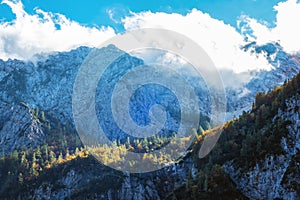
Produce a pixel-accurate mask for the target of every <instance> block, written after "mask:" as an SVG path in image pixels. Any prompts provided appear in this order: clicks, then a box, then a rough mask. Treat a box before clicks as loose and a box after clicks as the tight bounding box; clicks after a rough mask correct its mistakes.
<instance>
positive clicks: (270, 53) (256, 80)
mask: <svg viewBox="0 0 300 200" xmlns="http://www.w3.org/2000/svg"><path fill="white" fill-rule="evenodd" d="M243 49H244V51H248V52H250V53H252V54H254V55H256V54H264V55H266V57H267V59H268V61H269V63H270V64H271V65H272V66H273V69H271V70H270V71H265V70H262V71H252V72H246V73H241V74H230V75H229V77H231V79H232V80H233V81H234V80H236V79H237V78H235V77H236V76H238V77H245V78H246V79H248V81H245V82H244V83H243V84H237V83H238V81H235V83H234V84H235V85H236V84H237V85H238V86H239V87H236V86H235V87H232V86H231V85H229V86H228V87H226V94H227V101H228V103H227V110H228V119H229V120H230V119H232V118H234V117H238V116H239V115H241V114H242V112H243V111H247V110H250V109H251V106H252V102H253V100H254V99H255V96H256V94H257V93H258V92H264V93H265V92H268V91H270V90H272V89H273V88H274V87H275V86H280V85H282V84H283V83H284V82H285V81H287V80H290V79H291V78H292V77H294V76H296V75H297V74H298V73H299V71H300V54H295V55H290V54H287V53H286V52H284V51H283V49H282V47H281V46H280V45H279V44H278V43H268V44H265V45H262V46H259V45H257V44H256V43H255V42H252V43H250V44H248V45H246V46H244V47H243ZM221 73H222V72H221ZM225 75H226V74H225ZM227 76H228V74H227ZM249 76H250V78H249ZM225 85H226V80H225Z"/></svg>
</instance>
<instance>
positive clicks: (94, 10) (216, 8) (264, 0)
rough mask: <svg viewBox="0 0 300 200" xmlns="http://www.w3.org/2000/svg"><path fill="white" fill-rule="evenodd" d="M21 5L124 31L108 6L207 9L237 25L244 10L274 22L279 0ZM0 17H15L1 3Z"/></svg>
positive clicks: (57, 0) (63, 0) (122, 10)
mask: <svg viewBox="0 0 300 200" xmlns="http://www.w3.org/2000/svg"><path fill="white" fill-rule="evenodd" d="M22 2H23V4H24V9H25V10H26V12H28V13H31V14H32V13H34V8H40V9H42V10H44V11H51V12H53V13H61V14H63V15H65V16H67V17H68V18H70V19H72V20H75V21H77V22H79V23H80V24H83V25H86V26H95V25H97V26H102V25H105V26H111V27H113V28H114V29H115V30H117V31H123V28H122V25H120V24H116V23H115V22H114V21H113V20H111V19H110V18H109V15H108V13H107V11H108V10H115V12H116V13H118V15H119V16H114V17H116V18H121V17H124V15H128V13H129V11H133V12H141V11H148V10H150V11H152V12H166V13H180V14H186V13H187V12H189V11H190V10H191V9H192V8H197V9H198V10H201V11H203V12H206V13H209V14H210V15H211V16H212V17H214V18H216V19H220V20H223V21H224V22H225V23H228V24H231V25H232V26H236V20H237V18H238V17H239V16H240V15H241V14H246V15H248V16H250V17H253V18H255V19H258V20H264V21H267V22H269V25H270V26H273V25H274V23H273V22H274V20H275V15H276V13H275V11H274V9H273V6H274V5H276V4H277V3H278V2H280V0H188V1H183V0H145V1H141V0H123V1H117V0H86V1H77V0H23V1H22ZM0 13H1V14H0V18H2V19H5V21H10V20H12V19H13V18H14V15H13V14H12V12H11V9H10V8H9V7H8V6H7V5H5V4H2V5H1V6H0Z"/></svg>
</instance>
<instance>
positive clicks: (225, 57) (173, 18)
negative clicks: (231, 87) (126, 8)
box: [123, 9, 271, 72]
mask: <svg viewBox="0 0 300 200" xmlns="http://www.w3.org/2000/svg"><path fill="white" fill-rule="evenodd" d="M123 23H124V28H125V29H126V30H133V29H138V28H164V29H169V30H173V31H177V32H178V33H181V34H184V35H186V36H188V37H190V38H191V39H192V40H194V41H195V42H197V43H198V44H199V45H200V46H201V47H202V48H203V49H204V50H205V51H206V52H207V53H208V55H209V56H210V57H211V58H212V60H213V61H214V63H215V65H216V66H217V67H218V68H220V69H230V70H233V71H235V72H244V71H249V70H258V69H270V68H271V65H270V64H269V63H268V61H267V60H266V58H265V56H264V55H263V54H260V55H252V54H250V53H249V52H244V51H243V50H241V48H240V47H241V46H242V45H245V44H246V43H245V41H244V35H242V34H240V33H239V32H238V31H237V30H236V29H235V28H233V27H232V26H230V25H227V24H225V23H224V22H223V21H220V20H217V19H214V18H212V17H210V16H209V15H208V14H206V13H203V12H201V11H199V10H196V9H193V10H192V11H191V12H190V13H188V14H187V15H180V14H174V13H173V14H166V13H160V12H158V13H152V12H142V13H132V16H128V17H125V18H124V19H123Z"/></svg>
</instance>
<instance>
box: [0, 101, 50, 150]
mask: <svg viewBox="0 0 300 200" xmlns="http://www.w3.org/2000/svg"><path fill="white" fill-rule="evenodd" d="M1 110H4V112H3V113H4V114H3V115H2V117H3V118H4V120H3V121H2V122H1V126H0V146H1V148H2V151H1V153H0V154H2V153H3V152H4V153H5V154H6V155H9V154H10V153H12V152H13V151H14V150H21V149H23V150H24V149H29V148H31V147H32V148H34V147H36V146H37V145H40V144H42V143H43V142H44V139H45V135H44V132H43V129H42V127H41V125H40V124H39V120H38V119H37V118H36V117H35V116H34V113H33V111H32V110H30V109H29V108H27V107H25V106H18V105H16V106H13V107H8V106H7V105H4V104H2V105H1ZM5 111H8V112H5Z"/></svg>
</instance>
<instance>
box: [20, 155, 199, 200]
mask: <svg viewBox="0 0 300 200" xmlns="http://www.w3.org/2000/svg"><path fill="white" fill-rule="evenodd" d="M189 170H192V171H197V169H196V168H195V166H194V165H193V162H192V160H191V159H188V160H187V161H185V162H183V163H181V164H176V165H172V166H169V167H166V168H164V169H162V170H159V171H156V172H151V173H147V174H136V175H134V174H129V173H124V175H123V176H124V178H123V183H122V184H121V187H120V188H111V189H108V190H106V191H103V192H99V191H100V190H101V188H99V190H98V192H96V191H95V193H89V197H90V199H103V200H104V199H105V200H107V199H121V200H127V199H134V200H146V199H164V198H165V197H166V196H167V195H168V194H169V193H170V192H172V191H173V190H174V189H175V188H177V187H179V186H181V185H182V184H183V183H184V182H185V181H186V180H187V177H188V173H189ZM104 176H105V175H104ZM97 178H100V177H95V175H94V174H93V173H90V172H88V171H84V170H73V169H71V170H70V171H68V172H67V173H66V175H65V176H64V177H62V178H61V179H59V180H57V181H56V182H55V183H45V185H43V186H38V187H37V188H36V189H33V190H32V191H30V192H29V193H30V194H34V195H30V194H28V195H27V196H26V197H28V196H29V197H30V199H67V198H72V199H80V198H82V197H79V198H77V197H74V194H76V190H80V189H81V187H84V186H85V185H86V184H90V183H91V181H92V180H95V179H97ZM104 184H105V183H104ZM54 185H59V186H60V187H55V186H54ZM75 196H76V195H75ZM20 198H21V197H20Z"/></svg>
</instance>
